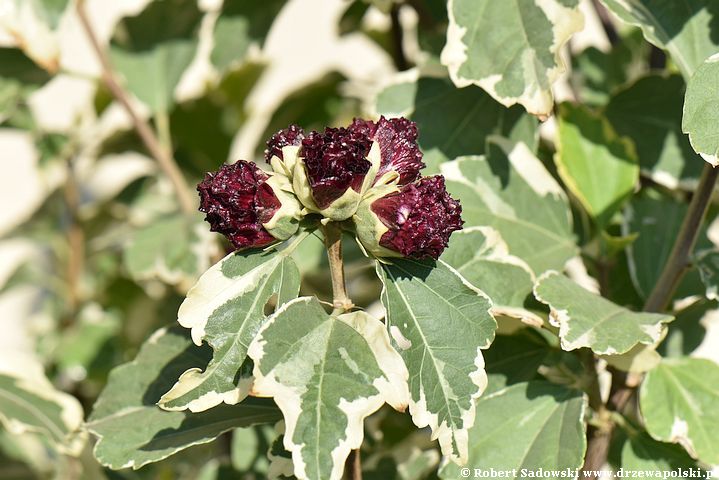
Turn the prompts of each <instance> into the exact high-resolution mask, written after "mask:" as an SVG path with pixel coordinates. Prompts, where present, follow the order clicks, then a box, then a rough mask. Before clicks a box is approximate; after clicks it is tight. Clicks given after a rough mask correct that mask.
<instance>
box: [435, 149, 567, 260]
mask: <svg viewBox="0 0 719 480" xmlns="http://www.w3.org/2000/svg"><path fill="white" fill-rule="evenodd" d="M492 140H493V141H492V142H490V143H489V144H488V155H487V157H486V158H485V157H465V158H460V159H458V160H457V161H454V162H450V163H445V164H444V165H442V173H443V174H444V176H445V177H446V178H447V189H448V190H449V191H450V192H451V193H452V194H453V195H455V196H456V197H458V198H459V199H460V201H461V202H462V218H463V219H464V221H465V226H467V227H470V226H490V227H493V228H494V229H496V230H497V231H499V233H500V234H501V235H502V238H503V239H504V240H505V241H506V242H507V245H508V246H509V253H511V254H512V255H516V256H518V257H519V258H521V259H522V260H524V261H525V262H527V264H528V265H529V266H530V267H531V269H532V270H533V271H534V272H535V273H537V274H539V273H541V272H544V271H545V270H549V269H562V268H563V267H564V264H565V263H566V262H567V260H569V259H570V258H572V257H574V256H575V255H576V254H577V247H576V246H575V244H574V234H573V232H572V220H571V211H570V209H569V202H568V200H567V197H566V195H565V193H564V191H563V190H562V188H561V187H560V186H559V185H558V184H557V182H556V181H555V180H554V178H552V176H551V175H550V173H549V172H547V170H546V169H545V168H544V166H543V165H542V163H541V162H540V161H539V160H538V159H537V158H536V157H535V156H534V155H533V154H532V153H531V152H530V151H529V149H528V148H527V147H526V146H524V145H522V144H517V145H516V146H512V145H511V144H510V143H509V142H508V141H506V140H503V139H499V138H493V139H492Z"/></svg>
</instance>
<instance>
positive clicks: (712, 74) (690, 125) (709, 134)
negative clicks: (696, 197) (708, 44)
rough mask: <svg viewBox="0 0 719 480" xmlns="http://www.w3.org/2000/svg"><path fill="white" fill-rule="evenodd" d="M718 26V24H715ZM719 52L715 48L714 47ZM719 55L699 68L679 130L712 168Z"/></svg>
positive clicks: (718, 130)
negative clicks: (680, 129) (687, 137)
mask: <svg viewBox="0 0 719 480" xmlns="http://www.w3.org/2000/svg"><path fill="white" fill-rule="evenodd" d="M718 27H719V25H718ZM716 48H717V50H719V46H717V47H716ZM717 85H719V53H716V54H714V55H712V56H711V57H709V58H708V59H707V60H706V62H704V63H703V64H702V65H700V66H699V68H698V69H697V71H696V73H695V74H694V76H692V78H691V79H690V80H689V85H688V86H687V94H686V97H685V98H684V116H683V118H682V131H683V132H684V133H686V134H688V135H689V141H690V142H691V144H692V148H694V150H695V151H696V152H697V153H698V154H699V155H701V157H702V158H703V159H704V160H706V161H707V162H709V163H710V164H711V165H712V166H714V167H716V166H718V165H719V91H718V90H719V89H717Z"/></svg>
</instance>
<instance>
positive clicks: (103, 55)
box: [77, 0, 195, 213]
mask: <svg viewBox="0 0 719 480" xmlns="http://www.w3.org/2000/svg"><path fill="white" fill-rule="evenodd" d="M77 14H78V17H79V18H80V23H81V24H82V27H83V29H84V30H85V34H86V35H87V37H88V39H89V40H90V44H91V45H92V48H93V50H94V51H95V54H96V55H97V58H98V60H99V61H100V65H101V67H102V80H103V82H104V83H105V85H106V86H107V88H108V89H109V90H110V93H112V96H113V97H115V100H117V101H118V102H119V103H120V105H122V107H123V108H124V109H125V111H126V112H127V114H128V115H129V116H130V119H131V120H132V124H133V126H134V128H135V131H136V132H137V135H138V136H139V137H140V139H141V140H142V143H143V144H144V145H145V148H147V151H148V152H150V155H152V156H153V157H154V158H155V160H157V163H158V164H159V165H160V168H161V169H162V171H163V172H164V173H165V175H167V177H168V178H169V179H170V182H171V183H172V186H173V187H174V189H175V193H176V195H177V199H178V201H179V203H180V208H181V209H182V211H183V212H185V213H192V212H194V210H195V201H194V199H193V197H192V195H191V194H190V189H189V187H188V185H187V182H186V181H185V177H183V176H182V172H181V171H180V167H178V165H177V163H176V162H175V160H174V159H173V158H172V152H171V147H170V148H163V146H162V144H161V143H160V141H159V140H158V138H157V136H156V135H155V133H154V132H153V130H152V128H151V127H150V125H149V123H148V122H147V121H146V120H144V119H143V118H142V117H140V115H138V113H137V112H136V111H135V109H134V107H133V106H132V104H131V103H130V96H129V95H128V93H127V92H126V91H125V90H124V89H123V88H122V86H120V84H119V82H118V81H117V78H116V75H115V72H114V70H113V69H112V65H111V64H110V59H109V57H108V55H107V52H105V50H104V49H103V47H102V46H101V45H100V41H99V40H98V38H97V35H96V34H95V31H94V30H93V28H92V25H91V24H90V20H89V18H88V16H87V12H86V11H85V0H77Z"/></svg>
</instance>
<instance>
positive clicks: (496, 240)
mask: <svg viewBox="0 0 719 480" xmlns="http://www.w3.org/2000/svg"><path fill="white" fill-rule="evenodd" d="M441 260H442V261H443V262H446V263H447V264H448V265H450V266H451V267H453V268H454V269H455V270H457V272H459V273H460V275H462V277H464V278H465V280H467V281H468V282H469V283H471V284H472V285H474V286H475V287H476V288H478V289H479V290H482V291H483V292H484V293H486V294H487V296H488V297H489V298H490V299H491V300H492V311H493V312H494V313H495V314H496V315H507V316H510V317H515V318H520V319H522V320H523V321H524V322H526V323H529V324H532V325H541V324H542V323H543V320H542V318H541V317H540V316H538V315H537V314H535V313H533V312H530V311H529V310H527V309H525V308H524V301H525V300H526V299H527V297H528V296H530V295H531V294H532V287H534V280H535V278H534V273H533V272H532V269H531V268H529V265H527V264H526V263H525V262H524V261H523V260H522V259H520V258H518V257H515V256H514V255H511V254H510V253H509V248H508V247H507V244H506V243H505V242H504V239H502V236H501V235H500V234H499V232H498V231H497V230H495V229H493V228H491V227H469V228H465V229H464V230H460V231H459V232H455V233H454V234H452V237H451V238H450V240H449V246H448V247H447V249H446V250H445V251H444V253H443V254H442V257H441Z"/></svg>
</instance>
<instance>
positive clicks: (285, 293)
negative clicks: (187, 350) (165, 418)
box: [160, 250, 300, 412]
mask: <svg viewBox="0 0 719 480" xmlns="http://www.w3.org/2000/svg"><path fill="white" fill-rule="evenodd" d="M299 289H300V274H299V271H298V270H297V266H296V265H295V263H294V261H293V260H292V258H290V257H289V256H288V255H287V254H285V253H283V252H280V253H278V252H276V251H269V252H263V251H258V250H254V251H249V252H237V253H231V254H230V255H228V256H226V257H225V258H224V259H222V260H220V261H219V262H218V263H216V264H215V265H214V266H213V267H212V268H210V269H209V270H208V271H207V272H205V273H204V274H203V275H202V277H200V280H199V281H198V282H197V283H196V284H195V286H194V287H192V288H191V289H190V291H189V292H188V294H187V298H186V299H185V301H184V302H183V303H182V305H181V306H180V310H179V312H178V318H177V321H178V322H179V323H180V325H182V326H183V327H185V328H190V329H192V340H193V341H194V342H195V344H197V345H201V344H202V342H203V341H205V342H207V343H208V344H209V345H210V346H211V347H212V349H213V356H212V360H211V361H210V363H209V364H208V365H207V368H206V369H205V370H204V371H202V370H201V369H199V368H191V369H189V370H187V371H186V372H184V373H183V374H182V376H180V378H179V380H178V381H177V383H176V384H175V386H173V387H172V389H171V390H170V391H168V392H167V393H166V394H165V395H163V397H162V398H161V399H160V406H161V407H162V408H164V409H166V410H185V409H189V410H190V411H192V412H201V411H204V410H207V409H208V408H212V407H214V406H216V405H219V404H221V403H227V404H230V405H234V404H236V403H239V402H241V401H242V400H243V399H244V398H245V397H246V396H247V394H248V393H249V390H250V388H251V386H252V377H251V374H250V372H251V370H252V365H251V363H250V362H246V357H247V348H248V347H249V345H250V342H252V339H253V338H255V335H256V334H257V332H258V331H259V330H260V327H261V326H262V324H263V323H264V322H265V308H266V305H267V304H268V302H271V301H272V300H273V298H275V297H274V296H275V295H276V302H277V303H276V304H277V305H282V304H283V303H285V302H287V301H289V300H291V299H293V298H295V297H296V296H297V294H298V293H299Z"/></svg>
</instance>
